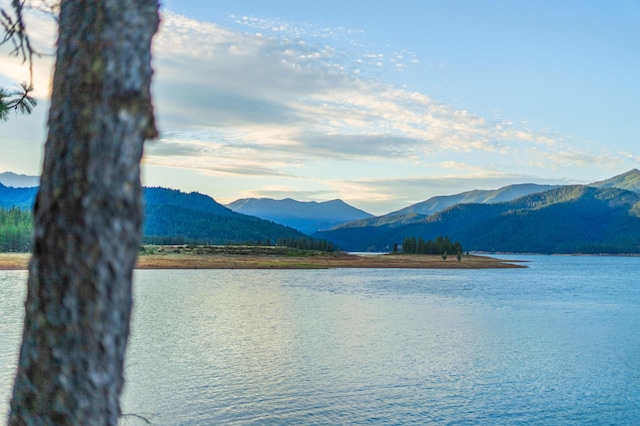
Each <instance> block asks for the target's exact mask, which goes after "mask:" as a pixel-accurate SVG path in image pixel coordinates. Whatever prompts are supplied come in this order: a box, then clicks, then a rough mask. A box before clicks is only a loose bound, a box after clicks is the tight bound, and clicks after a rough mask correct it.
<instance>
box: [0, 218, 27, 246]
mask: <svg viewBox="0 0 640 426" xmlns="http://www.w3.org/2000/svg"><path fill="white" fill-rule="evenodd" d="M32 229H33V220H32V219H31V212H30V211H29V210H26V209H20V208H18V207H11V208H0V252H28V251H30V250H31V232H32Z"/></svg>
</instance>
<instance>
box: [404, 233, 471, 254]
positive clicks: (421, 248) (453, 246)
mask: <svg viewBox="0 0 640 426" xmlns="http://www.w3.org/2000/svg"><path fill="white" fill-rule="evenodd" d="M402 252H403V253H412V254H461V253H462V244H460V242H459V241H456V242H455V243H453V242H451V240H450V239H449V237H438V238H436V239H435V240H428V241H425V240H424V239H423V238H422V237H420V238H418V239H416V237H407V238H405V239H404V241H403V242H402Z"/></svg>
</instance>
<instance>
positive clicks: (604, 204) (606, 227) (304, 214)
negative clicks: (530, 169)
mask: <svg viewBox="0 0 640 426" xmlns="http://www.w3.org/2000/svg"><path fill="white" fill-rule="evenodd" d="M5 175H6V173H3V174H0V182H3V183H4V182H6V181H4V180H3V179H5V178H4V176H5ZM36 191H37V188H33V187H31V188H16V187H9V186H5V185H2V184H0V207H9V206H14V205H15V206H18V207H21V208H30V207H31V206H32V204H33V199H34V197H35V194H36ZM145 200H146V221H145V237H146V238H147V239H152V240H154V241H156V242H170V241H174V242H175V241H198V242H209V243H226V242H229V241H265V240H270V241H273V242H275V241H277V240H278V239H280V238H302V237H304V233H303V232H302V231H304V232H305V233H307V234H311V236H312V237H314V238H319V239H326V240H328V241H331V242H332V243H334V244H336V245H337V246H339V247H341V248H342V249H344V250H350V251H384V250H389V249H390V248H391V247H392V246H393V244H394V243H398V244H401V243H402V242H403V240H404V239H405V238H407V237H412V236H415V237H416V238H423V239H425V240H429V239H434V238H436V237H438V236H440V235H443V236H447V237H449V238H450V239H451V240H454V241H455V240H458V241H460V242H461V244H462V246H463V248H464V249H465V250H471V251H486V252H520V253H522V252H535V253H640V172H639V171H638V170H637V169H634V170H631V171H629V172H627V173H624V174H621V175H618V176H614V177H613V178H611V179H607V180H604V181H599V182H594V183H593V184H590V185H567V186H557V185H536V184H519V185H509V186H505V187H503V188H499V189H496V190H490V191H485V190H475V191H467V192H463V193H461V194H455V195H448V196H438V197H432V198H430V199H428V200H425V201H423V202H420V203H417V204H414V205H411V206H408V207H406V208H404V209H401V210H397V211H395V212H391V213H389V214H386V215H383V216H378V217H374V216H372V215H370V214H368V213H366V212H364V211H362V210H358V209H356V208H354V207H352V206H349V205H348V204H346V203H344V202H343V201H341V200H332V201H327V202H323V203H316V202H299V201H295V200H292V199H285V200H271V199H242V200H237V201H235V202H233V203H230V204H228V205H227V206H223V205H221V204H219V203H218V202H216V201H215V200H214V199H213V198H211V197H209V196H206V195H203V194H199V193H195V192H194V193H190V194H186V193H183V192H180V191H177V190H172V189H167V188H145ZM233 210H236V211H233ZM243 213H246V214H243ZM276 222H279V223H276ZM294 228H298V229H294Z"/></svg>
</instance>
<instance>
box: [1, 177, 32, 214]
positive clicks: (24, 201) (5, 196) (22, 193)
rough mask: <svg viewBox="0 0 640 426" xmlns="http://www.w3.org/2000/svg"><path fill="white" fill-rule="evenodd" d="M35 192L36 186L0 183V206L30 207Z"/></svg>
mask: <svg viewBox="0 0 640 426" xmlns="http://www.w3.org/2000/svg"><path fill="white" fill-rule="evenodd" d="M37 192H38V188H37V187H33V188H14V187H10V186H5V185H3V184H1V183H0V207H19V208H21V209H31V208H32V207H33V202H34V201H35V199H36V193H37Z"/></svg>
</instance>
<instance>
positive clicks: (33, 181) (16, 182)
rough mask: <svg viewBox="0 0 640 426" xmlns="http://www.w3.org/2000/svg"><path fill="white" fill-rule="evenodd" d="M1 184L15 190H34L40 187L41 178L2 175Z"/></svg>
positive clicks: (0, 175) (8, 173)
mask: <svg viewBox="0 0 640 426" xmlns="http://www.w3.org/2000/svg"><path fill="white" fill-rule="evenodd" d="M0 184H3V185H5V186H11V187H13V188H33V187H34V186H38V185H40V176H28V175H21V174H17V173H13V172H2V173H0Z"/></svg>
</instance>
